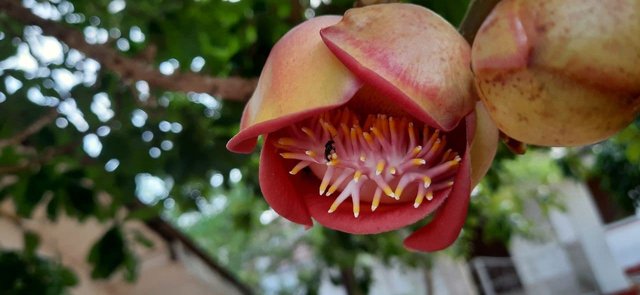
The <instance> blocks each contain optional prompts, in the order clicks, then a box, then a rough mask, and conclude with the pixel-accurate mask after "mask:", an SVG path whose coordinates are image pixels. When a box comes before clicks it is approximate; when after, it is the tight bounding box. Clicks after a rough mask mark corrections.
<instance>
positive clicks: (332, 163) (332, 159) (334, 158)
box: [285, 154, 340, 166]
mask: <svg viewBox="0 0 640 295" xmlns="http://www.w3.org/2000/svg"><path fill="white" fill-rule="evenodd" d="M333 155H335V154H331V161H329V162H327V166H337V165H338V164H340V160H338V159H336V158H337V156H336V157H334V156H333ZM285 159H286V158H285Z"/></svg>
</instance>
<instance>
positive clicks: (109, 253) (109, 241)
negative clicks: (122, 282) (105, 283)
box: [87, 225, 127, 279]
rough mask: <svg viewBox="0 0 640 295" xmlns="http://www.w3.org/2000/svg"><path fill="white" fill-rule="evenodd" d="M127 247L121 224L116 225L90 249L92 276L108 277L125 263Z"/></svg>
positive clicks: (96, 277)
mask: <svg viewBox="0 0 640 295" xmlns="http://www.w3.org/2000/svg"><path fill="white" fill-rule="evenodd" d="M126 252H127V249H126V246H125V240H124V237H123V236H122V230H121V229H120V226H118V225H114V226H113V227H111V228H110V229H109V230H108V231H107V232H106V233H105V234H104V235H103V236H102V238H100V240H98V241H97V242H96V243H95V244H94V245H93V246H92V247H91V250H90V251H89V255H88V256H87V262H89V264H91V266H92V270H91V277H92V278H94V279H107V278H109V277H111V275H112V274H113V273H114V272H115V271H116V270H117V269H118V268H119V267H122V266H123V265H124V264H125V262H126V261H125V260H126V259H127V257H126V256H127V253H126Z"/></svg>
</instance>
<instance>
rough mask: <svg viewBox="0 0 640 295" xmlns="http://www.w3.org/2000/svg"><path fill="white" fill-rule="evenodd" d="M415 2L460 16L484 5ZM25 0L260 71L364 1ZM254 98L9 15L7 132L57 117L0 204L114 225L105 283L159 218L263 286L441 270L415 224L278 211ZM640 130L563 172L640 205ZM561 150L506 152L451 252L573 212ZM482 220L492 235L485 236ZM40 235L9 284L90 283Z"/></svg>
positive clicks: (160, 59)
mask: <svg viewBox="0 0 640 295" xmlns="http://www.w3.org/2000/svg"><path fill="white" fill-rule="evenodd" d="M407 2H409V1H407ZM410 2H414V3H416V4H419V5H423V6H426V7H430V8H431V9H433V10H434V11H436V12H437V13H439V14H440V15H442V16H443V17H445V18H446V19H447V20H449V21H450V22H451V23H452V24H454V25H458V24H459V22H460V20H461V19H462V17H463V15H464V13H465V10H466V7H467V5H468V2H469V1H468V0H452V1H431V0H422V1H419V0H416V1H410ZM23 3H24V4H25V5H27V6H28V7H30V8H32V9H33V10H34V11H37V12H38V14H39V15H41V16H43V17H48V18H51V19H53V20H56V21H59V22H61V23H64V24H66V25H68V26H69V27H70V28H72V29H75V30H79V31H82V32H84V34H85V37H86V40H87V41H88V42H90V43H95V44H100V45H101V46H106V47H109V48H112V49H115V50H118V52H119V53H120V54H122V55H125V56H130V57H136V58H140V59H143V60H146V61H148V62H149V63H150V65H152V66H155V67H159V68H160V69H163V68H164V69H166V68H169V69H170V70H169V71H182V72H198V73H201V74H204V75H209V76H228V75H240V76H246V77H257V76H258V75H259V73H260V71H261V69H262V65H263V64H264V62H265V60H266V57H267V56H268V54H269V51H270V50H271V47H272V46H273V44H274V43H275V42H276V41H277V40H278V39H279V38H280V37H281V36H282V35H283V34H284V33H286V32H287V31H288V30H289V29H290V28H291V27H293V26H295V25H296V24H298V23H300V22H302V21H303V20H304V19H306V18H308V17H312V16H314V15H322V14H342V13H343V12H344V11H345V10H347V9H348V8H350V7H352V6H353V3H354V1H352V0H332V1H327V0H322V1H307V0H291V1H282V0H242V1H222V0H178V1H175V0H139V1H123V0H97V1H80V0H74V1H68V0H49V1H47V0H38V1H34V0H30V1H23ZM56 48H59V49H60V51H61V53H60V54H61V56H57V54H56V51H57V49H56ZM45 53H47V54H45ZM242 109H243V104H242V103H238V102H229V101H221V100H219V99H217V98H214V97H211V96H209V95H207V94H201V93H173V92H167V91H165V90H163V89H155V88H151V89H150V88H149V85H148V84H147V83H146V82H144V81H123V80H121V79H120V78H119V77H118V76H117V75H115V74H114V73H111V72H109V71H107V70H105V69H103V68H102V67H101V66H100V64H99V63H97V62H96V61H94V60H91V59H88V58H86V57H85V56H84V55H83V54H82V53H80V52H78V51H77V50H75V49H73V48H68V47H67V46H60V45H59V44H58V43H57V41H55V39H53V38H50V37H45V36H43V35H42V34H41V31H40V30H39V29H38V28H35V27H32V26H24V25H23V24H22V23H21V22H20V21H18V20H14V19H11V18H9V17H8V16H6V15H5V14H4V13H2V12H0V139H7V138H15V137H16V136H19V135H20V134H21V133H22V132H23V131H26V130H28V129H29V127H30V126H31V125H32V124H33V123H34V122H37V121H39V120H41V119H43V118H46V117H47V116H49V115H50V114H51V113H53V114H54V115H55V117H54V118H53V120H51V122H49V123H48V124H46V125H45V126H44V127H43V128H42V129H40V130H38V131H37V132H35V133H34V134H28V136H26V137H25V138H23V139H21V140H19V142H17V143H15V144H10V145H6V146H1V147H0V200H2V199H5V198H10V199H11V200H12V201H13V203H14V204H15V207H16V209H17V212H16V213H17V214H18V215H19V216H20V217H24V218H29V217H30V216H31V215H32V213H33V212H34V209H35V208H36V207H37V206H39V205H42V206H46V213H47V217H48V218H50V219H52V220H55V219H56V218H58V217H59V216H60V214H66V215H69V216H72V217H74V218H77V219H78V220H79V221H85V220H87V219H95V220H97V221H99V222H102V223H104V224H105V228H106V231H105V232H104V233H103V235H102V236H101V237H100V238H99V239H98V240H97V241H95V243H94V245H93V247H92V248H91V250H90V252H89V253H87V261H88V262H89V264H90V265H91V266H92V267H93V268H92V272H91V276H92V277H93V278H95V279H105V278H109V277H111V276H112V275H113V274H114V273H116V272H118V271H121V272H123V273H124V277H125V278H127V279H129V280H134V279H135V278H136V275H137V263H136V257H135V255H134V253H133V251H132V249H133V246H134V245H133V244H134V243H139V244H142V245H145V246H149V242H148V240H147V239H146V238H144V237H143V236H141V235H139V234H133V235H130V234H128V233H125V232H124V229H123V224H124V223H125V222H127V221H129V220H144V219H147V218H151V217H154V216H157V215H158V214H163V216H164V217H165V218H167V219H168V220H172V221H173V222H175V224H176V225H177V226H179V227H181V228H182V229H184V230H185V231H186V232H187V233H188V234H189V235H190V236H191V237H192V238H193V239H195V240H196V241H197V242H198V243H199V245H201V246H202V247H203V248H204V249H206V250H207V251H208V252H209V253H210V254H211V255H212V257H214V258H215V259H216V260H218V261H220V262H221V263H222V264H223V265H225V266H227V267H228V268H229V269H231V270H233V271H234V272H236V273H237V275H238V276H240V277H241V279H242V280H243V281H245V282H247V283H249V284H250V285H251V286H253V287H254V289H255V290H260V292H261V293H262V292H264V293H269V294H275V293H282V294H290V293H294V292H297V293H308V294H314V293H315V292H317V290H318V287H319V284H320V280H321V279H322V278H323V277H324V276H329V277H330V278H331V281H333V282H335V283H336V284H350V285H353V286H355V287H356V288H359V289H360V290H364V291H366V290H367V289H368V288H369V286H370V285H371V281H372V277H371V269H372V267H373V265H374V264H375V263H383V264H384V265H388V266H390V265H401V266H402V267H404V268H406V269H424V268H427V267H428V266H429V265H430V263H431V256H429V255H427V254H420V253H413V252H409V251H406V250H405V249H404V248H403V247H402V240H403V238H404V237H406V235H407V234H408V231H396V232H390V233H386V234H381V235H375V236H373V235H366V236H362V235H347V234H344V233H339V232H335V231H332V230H328V229H326V228H322V227H319V226H316V227H314V228H312V229H309V230H305V229H303V228H302V227H300V226H297V225H294V224H291V223H289V222H287V221H285V220H283V219H282V218H279V217H277V216H276V215H275V212H273V211H272V210H269V209H268V205H267V204H266V203H265V202H264V200H263V199H262V197H261V196H260V191H259V188H258V185H257V173H256V172H257V167H258V154H257V153H254V154H251V155H237V154H233V153H230V152H228V151H227V150H226V148H225V144H226V142H227V140H228V139H229V138H230V137H231V136H232V135H233V134H234V133H235V132H236V131H237V129H238V122H239V119H240V115H241V112H242ZM639 126H640V125H639V124H638V123H636V125H633V126H631V127H630V128H629V129H628V130H626V131H624V132H623V133H621V134H620V135H619V136H617V137H616V139H614V140H612V141H607V142H605V143H602V144H600V145H597V146H594V147H592V148H588V150H587V151H585V150H578V151H577V152H576V153H575V154H576V155H577V156H575V157H573V156H572V155H573V154H572V153H569V154H568V156H566V157H563V162H561V163H560V164H561V167H562V168H563V171H565V172H566V171H575V170H576V169H577V170H580V171H581V172H579V173H576V174H580V175H581V176H586V175H597V176H599V177H601V179H602V181H603V185H604V186H605V187H607V188H608V189H610V190H611V191H612V192H615V196H617V197H616V198H618V199H620V200H621V202H622V203H624V202H628V201H629V199H633V198H635V200H636V202H637V200H638V195H639V194H640V193H639V191H640V188H638V186H637V179H639V178H638V177H637V176H638V175H639V174H640V172H638V167H639V166H638V161H639V158H640V140H638V134H639V133H638V128H639ZM585 153H586V154H588V155H589V157H592V158H595V159H596V160H595V161H592V162H594V163H595V164H594V165H591V166H588V167H586V166H585V165H582V162H583V161H584V154H585ZM547 154H548V150H546V149H539V150H532V151H530V153H529V154H527V155H526V156H524V157H519V158H517V159H515V158H514V156H513V155H512V154H510V153H509V152H507V151H506V150H505V149H501V150H500V153H499V155H498V157H497V160H496V163H495V164H494V166H493V167H492V169H491V171H490V173H489V175H488V176H487V178H486V179H485V180H484V181H483V182H482V184H481V186H480V187H479V188H478V189H477V190H476V191H475V192H474V196H473V199H472V205H471V208H470V213H469V214H470V215H469V218H468V220H467V224H466V227H465V230H464V233H463V237H462V239H460V241H458V242H457V243H456V246H455V247H454V248H452V249H451V250H449V252H451V253H454V254H458V255H460V254H468V253H470V251H469V248H470V247H472V245H473V241H476V240H478V239H488V240H497V241H500V242H502V243H507V242H508V240H509V239H510V238H511V237H512V236H513V235H516V234H517V235H529V234H531V232H530V230H531V227H532V224H531V222H530V221H529V220H528V219H527V218H525V216H524V215H523V212H522V211H523V208H524V206H525V205H526V202H528V201H533V202H536V203H537V204H540V206H541V207H542V208H557V207H560V206H561V205H560V204H558V202H557V199H556V198H554V197H553V195H552V194H551V193H550V191H547V190H545V187H547V186H548V185H550V184H551V183H553V182H554V181H558V180H559V179H561V177H562V176H561V175H560V173H559V171H560V170H559V168H558V166H556V163H555V162H554V160H553V159H551V158H549V157H548V156H547ZM572 161H573V162H572ZM576 167H578V168H576ZM634 185H635V187H634ZM629 197H631V198H629ZM137 200H140V201H142V202H143V203H144V204H146V205H147V206H148V208H142V209H136V210H133V209H132V210H130V211H129V213H128V215H127V216H125V217H122V216H119V215H118V214H117V213H118V212H121V210H120V209H121V208H123V207H126V206H129V205H130V204H132V203H133V202H136V201H137ZM425 222H426V221H422V222H421V223H420V224H424V223H425ZM420 224H418V225H414V227H417V226H419V225H420ZM478 228H482V229H483V231H482V233H483V234H484V235H483V236H482V237H479V236H475V233H477V232H478V231H477V229H478ZM216 233H225V234H216ZM26 240H27V241H28V243H27V245H25V250H24V251H22V252H20V251H3V252H1V253H0V270H7V269H10V270H11V272H6V271H3V273H5V274H6V273H11V276H9V275H3V276H0V289H1V290H15V292H14V293H11V294H59V293H64V292H63V291H64V290H65V289H66V288H68V287H70V286H73V285H75V284H76V282H77V278H76V277H75V275H74V274H73V273H71V272H70V271H69V270H68V269H66V268H64V267H63V266H61V265H60V264H59V263H57V262H55V261H53V260H51V259H48V260H47V259H44V258H40V257H36V255H35V254H34V249H35V248H36V246H35V245H37V238H36V237H35V236H33V235H32V234H29V236H28V238H27V239H26ZM0 242H1V241H0ZM0 246H1V245H0ZM347 278H350V280H351V281H349V282H347V281H345V280H347ZM25 288H27V289H25ZM38 288H40V289H38Z"/></svg>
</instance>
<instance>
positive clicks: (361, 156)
mask: <svg viewBox="0 0 640 295" xmlns="http://www.w3.org/2000/svg"><path fill="white" fill-rule="evenodd" d="M366 160H367V157H366V156H365V155H364V154H361V155H360V162H364V161H366Z"/></svg>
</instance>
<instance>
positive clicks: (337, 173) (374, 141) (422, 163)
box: [276, 108, 461, 217]
mask: <svg viewBox="0 0 640 295" xmlns="http://www.w3.org/2000/svg"><path fill="white" fill-rule="evenodd" d="M287 129H288V130H286V135H285V136H283V137H281V138H279V139H278V140H277V142H276V146H277V147H278V148H279V149H280V150H282V153H280V155H281V156H282V157H283V158H285V159H291V160H297V161H298V163H297V164H296V165H295V166H294V167H293V169H291V171H290V172H289V173H290V174H291V175H296V174H298V173H299V172H300V171H301V170H302V169H305V168H309V169H311V171H312V172H314V174H316V175H317V176H318V178H319V180H320V188H319V192H318V193H319V195H326V196H331V195H333V194H334V193H335V192H336V191H338V192H339V194H338V196H337V197H336V199H335V201H334V202H333V204H332V205H331V207H330V208H329V213H332V212H334V211H335V210H336V209H337V208H338V206H340V204H342V203H343V202H344V201H345V200H346V199H348V198H349V197H350V198H351V200H352V203H353V215H354V216H355V217H358V216H359V214H360V201H361V199H363V200H365V201H369V202H371V211H372V212H373V211H375V210H376V209H377V208H378V206H379V205H380V202H381V199H382V194H383V193H384V194H385V195H386V196H388V197H389V198H391V199H390V200H387V201H383V203H388V202H402V201H405V200H407V198H410V197H413V201H414V204H413V206H414V207H415V208H418V207H419V206H420V204H421V203H422V202H423V200H424V199H425V198H426V199H427V200H428V201H431V200H432V199H433V198H434V192H437V191H439V190H443V189H447V188H449V187H451V186H452V185H453V176H454V175H455V172H456V171H457V168H458V166H459V163H460V160H461V159H460V156H459V155H458V154H457V153H456V152H455V151H453V150H451V149H449V148H447V141H446V137H445V136H444V135H441V134H440V131H439V130H432V129H430V128H429V127H427V126H422V127H420V128H418V127H416V124H414V123H413V122H411V121H409V120H407V119H406V118H395V117H392V116H387V115H383V114H377V115H368V116H367V117H366V120H365V121H364V124H361V123H360V121H359V118H358V116H357V115H356V114H354V113H353V112H352V111H351V110H349V109H348V108H342V109H340V110H337V111H330V112H325V113H323V114H321V115H320V116H317V117H315V118H312V119H308V120H305V121H303V122H301V123H298V124H296V125H293V126H290V127H288V128H287ZM392 186H393V187H395V189H394V188H392ZM363 192H364V193H366V192H373V196H370V193H369V195H363Z"/></svg>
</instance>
